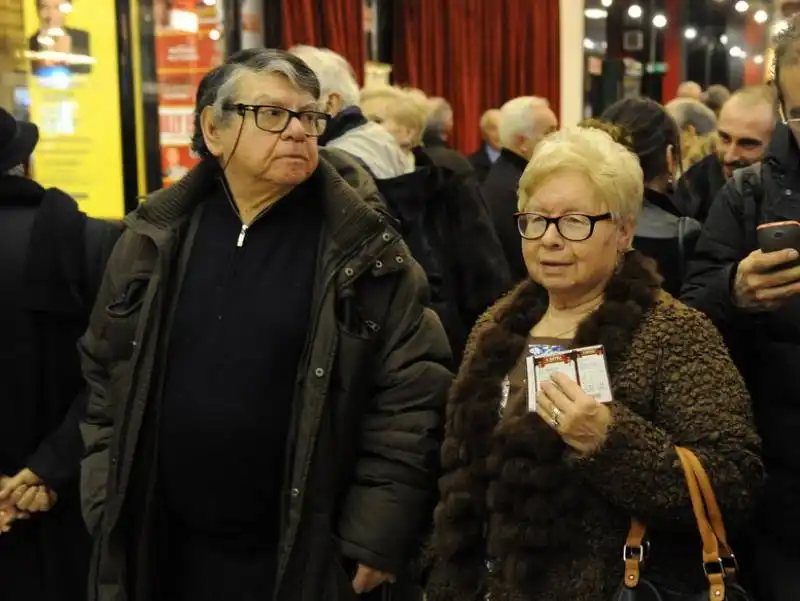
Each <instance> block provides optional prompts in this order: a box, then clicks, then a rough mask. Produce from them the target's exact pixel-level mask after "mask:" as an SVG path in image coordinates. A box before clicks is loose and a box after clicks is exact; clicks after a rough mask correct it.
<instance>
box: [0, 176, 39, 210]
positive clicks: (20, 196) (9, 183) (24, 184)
mask: <svg viewBox="0 0 800 601" xmlns="http://www.w3.org/2000/svg"><path fill="white" fill-rule="evenodd" d="M43 196H44V188H42V187H41V186H40V185H39V184H37V183H36V182H35V181H33V180H32V179H29V178H27V177H21V176H18V175H0V206H7V207H12V206H13V207H35V206H38V205H39V203H40V202H41V201H42V197H43Z"/></svg>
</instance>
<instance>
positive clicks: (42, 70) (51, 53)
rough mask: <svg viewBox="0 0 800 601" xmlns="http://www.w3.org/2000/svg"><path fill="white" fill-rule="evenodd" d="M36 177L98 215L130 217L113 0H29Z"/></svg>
mask: <svg viewBox="0 0 800 601" xmlns="http://www.w3.org/2000/svg"><path fill="white" fill-rule="evenodd" d="M24 7H25V10H24V13H25V14H24V16H25V32H26V38H27V43H26V51H25V58H26V64H27V65H28V67H29V76H28V85H29V89H30V118H31V121H33V122H34V123H36V125H38V126H39V133H40V139H39V144H38V146H37V147H36V151H35V152H34V155H33V162H32V163H33V164H32V167H33V174H32V175H33V177H34V178H35V179H36V180H37V181H38V182H39V183H40V184H42V185H43V186H45V187H58V188H61V189H62V190H64V191H65V192H67V193H68V194H70V195H71V196H72V197H73V198H75V200H76V201H77V202H78V204H79V205H80V208H81V210H83V211H84V212H86V213H88V214H89V215H91V216H93V217H102V218H114V219H116V218H120V217H122V216H123V214H124V207H125V202H124V198H123V194H124V192H123V175H122V140H121V124H120V99H119V73H118V69H117V56H118V55H117V36H116V14H115V8H114V2H105V1H103V2H96V1H92V0H25V4H24Z"/></svg>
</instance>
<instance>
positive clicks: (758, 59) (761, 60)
mask: <svg viewBox="0 0 800 601" xmlns="http://www.w3.org/2000/svg"><path fill="white" fill-rule="evenodd" d="M753 62H754V63H755V64H757V65H763V64H764V55H762V54H756V55H755V56H754V57H753Z"/></svg>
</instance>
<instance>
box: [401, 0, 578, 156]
mask: <svg viewBox="0 0 800 601" xmlns="http://www.w3.org/2000/svg"><path fill="white" fill-rule="evenodd" d="M576 18H577V17H576ZM581 18H583V16H582V15H581ZM394 22H395V25H394V27H395V32H394V40H395V41H394V45H395V48H394V69H393V74H394V80H395V81H396V82H397V83H399V84H403V85H410V86H414V87H418V88H420V89H422V90H424V91H425V92H426V93H427V94H429V95H431V96H443V97H444V98H447V100H449V101H450V103H451V104H452V105H453V110H454V112H455V129H454V132H453V139H452V140H451V143H452V144H453V146H455V147H456V148H457V149H459V150H460V151H462V152H464V153H471V152H473V151H474V150H475V149H476V148H478V146H479V145H480V142H481V136H480V131H479V128H478V122H479V120H480V116H481V113H482V112H483V111H484V110H486V109H489V108H494V107H499V106H501V105H502V104H503V103H504V102H505V101H507V100H510V99H511V98H514V97H516V96H528V95H536V96H542V97H544V98H547V99H548V100H549V101H550V103H551V105H552V107H553V110H554V111H555V113H556V114H558V111H559V103H560V97H559V78H560V77H559V69H560V60H559V10H558V0H535V1H534V0H436V1H435V2H432V1H431V0H405V1H404V2H401V3H399V4H398V6H397V11H396V14H395V19H394ZM575 93H576V94H582V91H581V90H575Z"/></svg>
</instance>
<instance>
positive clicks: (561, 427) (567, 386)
mask: <svg viewBox="0 0 800 601" xmlns="http://www.w3.org/2000/svg"><path fill="white" fill-rule="evenodd" d="M536 413H538V414H539V416H540V417H541V418H542V419H543V420H544V421H545V422H546V423H547V424H548V425H549V426H550V427H551V428H553V429H554V430H555V431H556V432H558V433H559V434H560V435H561V438H562V440H563V441H564V442H565V443H567V444H568V445H569V446H571V447H572V448H573V449H575V450H576V451H578V452H579V453H581V454H584V455H589V454H591V453H593V452H594V451H596V450H597V449H598V448H599V447H600V445H602V444H603V442H604V441H605V439H606V435H607V434H608V428H609V426H610V425H611V411H609V409H608V407H607V406H606V405H604V404H603V403H599V402H597V401H596V400H595V399H593V398H592V397H590V396H589V395H588V394H586V393H585V392H584V391H583V390H582V389H581V387H580V386H579V385H578V383H577V382H575V381H574V380H571V379H570V378H568V377H567V376H565V375H564V374H555V375H554V376H553V379H552V380H551V381H549V382H545V383H544V384H542V388H541V390H540V391H539V393H538V395H537V396H536ZM556 416H558V417H557V419H556ZM556 422H557V423H556Z"/></svg>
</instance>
